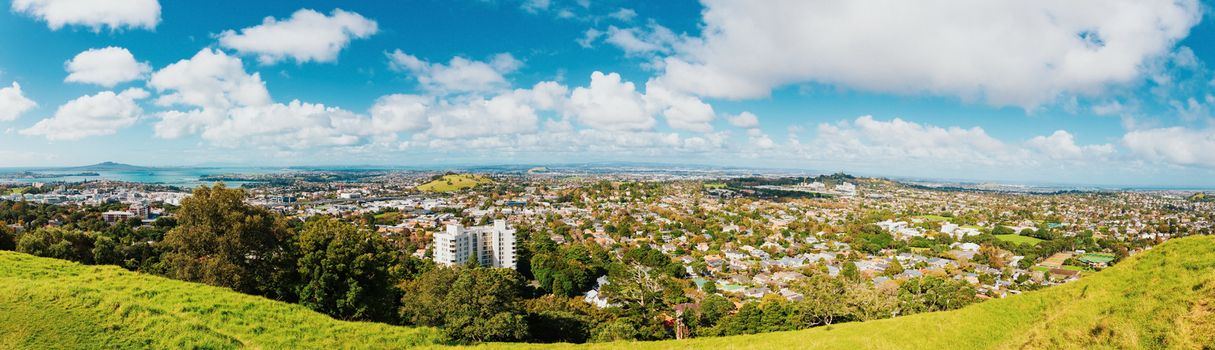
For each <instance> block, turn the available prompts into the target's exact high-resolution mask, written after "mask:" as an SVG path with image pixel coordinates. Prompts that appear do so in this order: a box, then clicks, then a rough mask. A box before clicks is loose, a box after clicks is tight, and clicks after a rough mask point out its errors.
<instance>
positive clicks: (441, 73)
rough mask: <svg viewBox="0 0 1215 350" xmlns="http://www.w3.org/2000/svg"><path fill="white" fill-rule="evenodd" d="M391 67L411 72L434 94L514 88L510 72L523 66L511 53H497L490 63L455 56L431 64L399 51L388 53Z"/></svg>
mask: <svg viewBox="0 0 1215 350" xmlns="http://www.w3.org/2000/svg"><path fill="white" fill-rule="evenodd" d="M388 58H389V66H390V67H391V68H392V69H394V70H397V71H404V72H409V73H410V74H412V75H413V76H414V78H415V79H417V80H418V84H419V85H421V86H422V88H423V89H425V90H427V91H430V92H432V93H439V94H445V93H460V92H492V91H498V90H502V89H506V88H509V87H510V83H508V82H507V81H506V77H505V75H506V74H509V73H511V72H514V71H516V70H518V69H519V67H522V66H523V62H521V61H519V60H518V59H516V58H515V57H514V56H511V54H509V53H501V54H497V55H494V57H493V58H492V59H490V61H489V62H483V61H476V60H470V59H467V58H464V57H459V56H456V57H453V58H452V59H451V61H450V62H448V63H447V64H442V63H430V62H427V61H425V60H422V59H419V58H418V57H416V56H413V55H410V54H407V53H404V52H402V51H401V50H395V51H393V52H391V53H389V54H388Z"/></svg>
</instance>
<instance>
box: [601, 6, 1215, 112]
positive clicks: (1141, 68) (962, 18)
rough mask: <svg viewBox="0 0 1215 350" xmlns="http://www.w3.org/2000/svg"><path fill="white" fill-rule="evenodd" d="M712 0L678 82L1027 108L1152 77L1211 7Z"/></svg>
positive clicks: (683, 57) (720, 92)
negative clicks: (799, 87)
mask: <svg viewBox="0 0 1215 350" xmlns="http://www.w3.org/2000/svg"><path fill="white" fill-rule="evenodd" d="M704 5H705V10H704V11H703V12H702V25H703V29H702V34H701V35H700V36H699V37H695V38H690V39H687V40H684V42H683V43H681V44H680V45H677V46H676V48H677V50H676V51H677V52H676V53H674V54H673V55H671V56H670V57H667V58H666V60H665V64H664V66H665V73H664V76H663V77H662V78H661V79H663V80H666V83H668V86H670V87H672V88H676V89H680V90H683V91H688V92H692V93H695V94H698V95H702V96H711V97H722V98H733V99H741V98H757V97H763V96H767V95H768V94H769V93H770V92H771V91H772V89H774V88H778V87H781V86H785V85H789V84H798V83H806V82H813V83H823V84H833V85H838V86H842V87H846V88H853V89H859V90H866V91H874V92H883V93H900V94H920V93H927V94H933V95H941V96H957V97H960V98H963V99H965V100H976V101H984V102H986V103H988V104H991V105H996V106H1020V107H1024V108H1034V107H1036V106H1039V105H1042V104H1046V103H1050V102H1052V101H1054V100H1055V99H1056V98H1057V97H1058V96H1060V95H1062V94H1081V95H1097V94H1101V93H1103V92H1105V91H1106V90H1107V89H1108V88H1109V87H1110V86H1113V85H1119V84H1127V83H1132V82H1134V81H1136V80H1138V79H1142V78H1143V76H1144V74H1145V69H1146V68H1145V66H1146V63H1148V62H1150V61H1152V60H1153V59H1156V58H1160V57H1165V56H1167V55H1169V54H1170V52H1171V50H1172V49H1173V47H1174V46H1175V44H1176V42H1177V41H1178V40H1180V39H1182V38H1184V37H1185V36H1186V35H1187V34H1188V33H1189V30H1190V28H1191V27H1193V26H1194V25H1196V24H1197V23H1198V22H1199V20H1200V18H1201V13H1202V7H1201V6H1200V5H1199V3H1198V1H1197V0H1110V1H1106V0H1077V1H1053V0H1029V1H1024V0H1002V1H964V2H953V1H929V2H909V1H898V0H863V1H847V2H837V1H826V0H774V1H762V2H754V1H741V0H706V1H704ZM625 38H627V37H625ZM642 42H644V41H642ZM622 47H626V49H625V50H626V52H636V51H638V50H652V49H653V46H652V45H651V46H646V45H640V44H638V43H633V44H629V45H625V46H622Z"/></svg>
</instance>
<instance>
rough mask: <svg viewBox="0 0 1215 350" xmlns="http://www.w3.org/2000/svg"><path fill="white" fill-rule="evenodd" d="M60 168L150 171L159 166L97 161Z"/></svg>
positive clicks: (72, 169)
mask: <svg viewBox="0 0 1215 350" xmlns="http://www.w3.org/2000/svg"><path fill="white" fill-rule="evenodd" d="M60 169H62V170H71V171H149V170H157V169H159V168H151V167H143V166H138V165H130V164H123V163H115V162H101V163H97V164H93V165H85V166H78V167H67V168H60Z"/></svg>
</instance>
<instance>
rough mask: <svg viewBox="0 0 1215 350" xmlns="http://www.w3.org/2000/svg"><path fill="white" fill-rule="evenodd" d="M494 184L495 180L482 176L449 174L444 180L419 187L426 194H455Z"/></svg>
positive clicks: (444, 176)
mask: <svg viewBox="0 0 1215 350" xmlns="http://www.w3.org/2000/svg"><path fill="white" fill-rule="evenodd" d="M491 183H494V181H493V180H490V179H489V178H486V177H484V176H480V175H472V174H448V175H443V178H441V179H438V180H434V181H431V182H427V183H424V184H421V185H418V190H419V191H426V192H455V191H461V190H466V189H469V188H473V187H477V186H480V185H484V184H491Z"/></svg>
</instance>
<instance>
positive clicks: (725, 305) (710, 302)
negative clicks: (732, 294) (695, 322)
mask: <svg viewBox="0 0 1215 350" xmlns="http://www.w3.org/2000/svg"><path fill="white" fill-rule="evenodd" d="M732 311H734V303H732V302H730V300H729V299H726V297H723V296H720V295H717V294H711V295H709V296H708V297H705V299H704V300H702V301H701V302H700V326H701V327H712V326H714V325H717V322H718V321H720V320H721V319H722V317H726V316H727V315H729V314H730V312H732Z"/></svg>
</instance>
